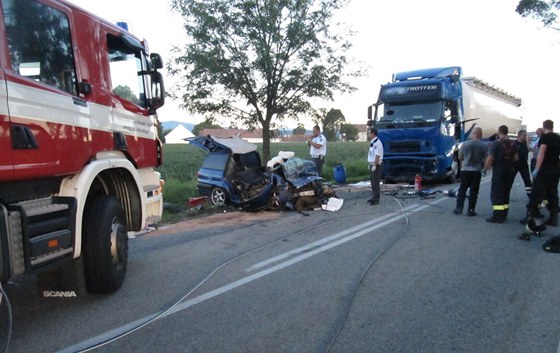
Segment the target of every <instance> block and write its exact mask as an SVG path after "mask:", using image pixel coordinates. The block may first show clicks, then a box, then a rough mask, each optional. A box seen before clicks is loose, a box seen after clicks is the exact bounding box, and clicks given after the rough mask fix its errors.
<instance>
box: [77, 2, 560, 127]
mask: <svg viewBox="0 0 560 353" xmlns="http://www.w3.org/2000/svg"><path fill="white" fill-rule="evenodd" d="M70 1H71V2H73V3H75V4H77V5H79V6H80V7H82V8H84V9H86V10H89V11H90V12H92V13H94V14H96V15H99V16H100V17H103V18H105V19H106V20H109V21H113V22H116V21H125V22H127V23H128V24H129V29H130V31H131V32H132V33H133V34H135V35H136V36H137V37H139V38H141V39H142V38H145V39H147V41H148V44H149V48H150V51H151V52H157V53H159V54H161V55H162V57H163V59H164V61H165V60H168V59H169V58H170V57H171V53H170V50H171V48H172V47H173V46H175V45H178V46H180V45H181V43H183V42H184V40H185V35H184V31H183V28H182V19H181V17H180V16H179V15H178V14H175V13H173V12H172V11H171V10H170V5H169V1H168V0H149V1H148V0H118V1H115V0H111V1H109V0H96V1H91V0H70ZM518 2H519V1H518V0H492V1H488V0H423V1H420V0H385V1H382V0H373V1H372V0H351V1H350V3H349V5H348V6H347V7H346V8H345V9H343V10H341V11H340V13H338V14H337V21H340V22H342V23H345V25H346V26H349V28H350V29H352V30H353V31H354V32H355V35H354V37H352V38H350V41H351V42H352V44H353V48H352V49H351V51H350V53H349V55H350V56H351V57H353V58H354V60H356V61H357V62H360V63H361V65H362V66H365V67H367V68H368V76H366V77H361V78H358V79H352V80H351V81H350V83H351V84H352V85H353V86H354V87H356V91H355V92H353V93H351V94H345V95H338V96H336V97H335V99H334V101H332V102H317V105H316V108H326V109H327V110H329V109H331V108H335V109H340V110H341V111H342V113H343V114H344V116H345V118H346V121H347V122H350V123H356V124H365V123H366V120H367V106H368V105H371V104H372V103H374V102H375V101H376V100H377V95H378V93H379V88H380V85H381V84H384V83H387V82H389V81H390V80H391V76H392V74H393V73H394V72H400V71H410V70H415V69H423V68H431V67H445V66H461V67H462V68H463V75H464V76H475V77H477V78H479V79H482V80H484V81H486V82H488V83H490V84H492V85H494V86H496V87H499V88H501V89H503V90H505V91H507V92H509V93H512V94H514V95H516V96H518V97H520V98H522V99H523V102H524V104H523V109H524V124H525V125H527V126H528V129H529V130H534V129H536V128H537V127H539V126H540V125H541V123H542V121H543V120H545V119H552V120H554V121H555V122H556V123H557V125H558V126H560V104H558V100H559V99H560V97H559V91H560V90H559V89H558V88H557V87H558V86H559V85H560V69H559V68H558V62H559V58H560V31H555V30H553V29H544V28H542V26H541V24H540V23H539V22H537V21H535V20H532V19H525V18H522V17H521V16H519V15H518V14H517V13H516V12H515V7H516V6H517V3H518ZM164 71H165V70H164ZM163 74H164V76H165V74H166V73H165V72H163ZM165 83H166V86H167V87H171V86H173V80H172V79H171V78H169V77H166V81H165ZM158 116H159V119H160V120H161V121H170V120H178V121H183V122H190V123H194V124H196V123H199V122H200V121H201V120H202V118H203V117H201V116H193V115H190V114H189V113H188V112H186V111H184V110H181V109H180V108H179V102H173V101H171V100H170V99H167V100H166V104H165V106H164V107H163V108H161V109H160V110H158ZM301 122H302V123H304V125H305V126H306V128H308V129H310V128H311V127H312V126H313V123H312V122H311V121H310V120H302V121H301ZM296 124H297V123H296V122H285V123H282V124H281V126H284V127H287V128H294V127H295V126H296Z"/></svg>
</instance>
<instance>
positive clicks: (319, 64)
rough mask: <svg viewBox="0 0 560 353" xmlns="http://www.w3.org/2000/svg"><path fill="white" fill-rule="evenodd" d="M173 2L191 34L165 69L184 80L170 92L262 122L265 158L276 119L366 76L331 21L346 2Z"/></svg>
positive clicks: (200, 106)
mask: <svg viewBox="0 0 560 353" xmlns="http://www.w3.org/2000/svg"><path fill="white" fill-rule="evenodd" d="M171 3H172V8H173V9H174V10H175V11H176V12H178V13H179V14H181V15H182V16H183V18H184V21H185V26H184V28H185V31H186V35H187V37H188V38H189V41H188V44H187V45H186V46H185V47H184V48H181V49H176V51H175V56H174V58H173V59H172V62H171V64H170V65H169V67H168V71H169V73H170V74H171V75H173V76H176V77H177V76H180V77H183V79H180V80H178V82H180V83H179V84H178V86H177V87H176V89H175V91H176V92H177V93H175V94H173V93H172V96H180V97H181V99H182V101H183V105H184V106H185V107H186V108H187V110H189V111H190V112H193V113H200V114H206V115H207V116H211V117H216V116H220V117H223V116H226V117H230V118H233V119H234V120H236V121H238V122H241V123H242V124H243V125H244V126H246V127H248V128H256V127H262V129H263V139H264V147H263V156H264V158H267V159H268V157H269V156H270V129H271V127H272V126H274V124H273V119H274V120H278V121H281V120H283V119H284V118H288V117H289V118H295V119H297V118H298V116H299V115H302V114H305V113H310V112H312V111H313V107H312V101H313V100H315V99H329V100H332V98H333V96H334V94H335V93H336V92H351V91H353V90H354V89H355V88H354V87H352V86H351V85H350V83H349V82H347V81H346V80H347V78H349V77H357V76H363V72H362V71H361V70H359V69H356V70H352V69H351V68H352V66H351V65H350V60H349V59H348V58H347V56H346V55H345V53H346V52H347V51H348V50H349V49H350V48H351V43H350V42H349V41H348V40H347V39H346V37H349V36H350V35H351V33H350V32H349V31H348V30H346V29H343V28H342V27H340V26H333V24H334V23H333V17H334V15H335V12H336V11H337V10H339V9H340V8H341V7H343V6H344V5H346V3H347V0H342V1H341V0H307V1H300V0H284V1H254V0H214V1H198V0H172V1H171ZM331 28H336V33H332V32H331ZM240 102H242V104H240Z"/></svg>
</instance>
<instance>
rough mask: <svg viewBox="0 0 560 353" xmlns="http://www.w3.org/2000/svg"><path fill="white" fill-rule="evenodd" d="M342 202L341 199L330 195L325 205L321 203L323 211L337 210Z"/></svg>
mask: <svg viewBox="0 0 560 353" xmlns="http://www.w3.org/2000/svg"><path fill="white" fill-rule="evenodd" d="M343 203H344V200H343V199H337V198H336V197H331V198H330V199H329V201H328V202H327V204H326V205H321V207H322V208H323V210H325V211H338V210H340V209H341V208H342V204H343Z"/></svg>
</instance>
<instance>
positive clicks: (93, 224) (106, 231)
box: [82, 195, 128, 293]
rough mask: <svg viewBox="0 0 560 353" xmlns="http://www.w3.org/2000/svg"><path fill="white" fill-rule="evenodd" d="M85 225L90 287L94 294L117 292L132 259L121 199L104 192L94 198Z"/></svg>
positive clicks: (86, 260)
mask: <svg viewBox="0 0 560 353" xmlns="http://www.w3.org/2000/svg"><path fill="white" fill-rule="evenodd" d="M83 226H84V239H83V247H82V251H83V255H84V267H85V268H84V270H85V276H86V286H87V289H88V291H89V292H91V293H113V292H115V291H116V290H117V289H119V287H120V286H121V284H122V283H123V281H124V277H125V274H126V265H127V262H128V232H127V228H126V223H125V216H124V211H123V209H122V207H121V205H120V203H119V201H118V200H117V198H116V197H114V196H109V195H104V196H99V197H97V198H96V199H94V200H93V201H92V202H91V204H90V207H89V209H88V211H86V218H85V222H84V225H83Z"/></svg>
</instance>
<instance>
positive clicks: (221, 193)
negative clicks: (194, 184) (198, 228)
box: [210, 188, 227, 206]
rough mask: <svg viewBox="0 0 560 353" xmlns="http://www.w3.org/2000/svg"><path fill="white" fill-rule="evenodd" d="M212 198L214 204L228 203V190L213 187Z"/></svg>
mask: <svg viewBox="0 0 560 353" xmlns="http://www.w3.org/2000/svg"><path fill="white" fill-rule="evenodd" d="M210 200H212V204H213V205H214V206H223V205H225V204H226V200H227V195H226V191H225V190H224V189H222V188H213V189H212V193H211V194H210Z"/></svg>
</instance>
